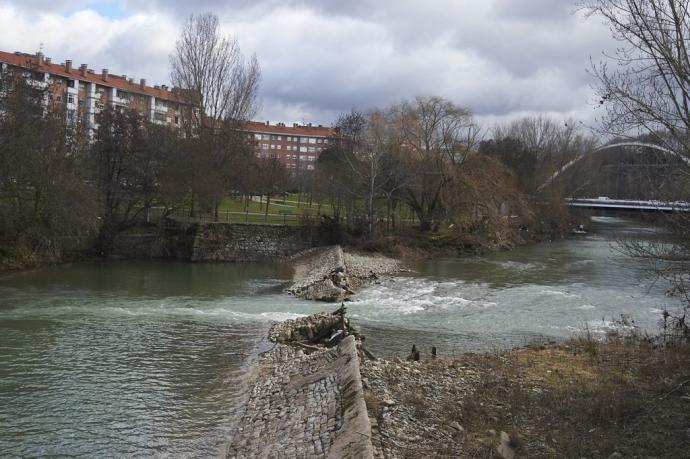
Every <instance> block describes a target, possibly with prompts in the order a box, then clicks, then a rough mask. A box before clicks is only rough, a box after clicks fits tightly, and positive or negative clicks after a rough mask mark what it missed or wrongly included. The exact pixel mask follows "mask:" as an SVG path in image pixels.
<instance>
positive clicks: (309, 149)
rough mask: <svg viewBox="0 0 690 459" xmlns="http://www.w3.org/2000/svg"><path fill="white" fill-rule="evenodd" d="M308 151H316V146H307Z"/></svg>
mask: <svg viewBox="0 0 690 459" xmlns="http://www.w3.org/2000/svg"><path fill="white" fill-rule="evenodd" d="M308 151H309V153H316V148H314V147H309V148H308Z"/></svg>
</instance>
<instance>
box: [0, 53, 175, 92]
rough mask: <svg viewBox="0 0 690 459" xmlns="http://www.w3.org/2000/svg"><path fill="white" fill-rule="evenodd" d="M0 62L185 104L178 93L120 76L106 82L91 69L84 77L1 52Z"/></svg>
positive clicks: (76, 71) (32, 57)
mask: <svg viewBox="0 0 690 459" xmlns="http://www.w3.org/2000/svg"><path fill="white" fill-rule="evenodd" d="M0 62H5V63H7V64H9V65H12V66H16V67H22V68H26V69H32V70H36V71H40V72H46V73H50V74H52V75H59V76H62V77H66V78H73V79H76V80H81V81H90V82H92V83H96V84H99V85H101V86H105V87H109V88H116V89H121V90H123V91H127V92H131V93H135V94H144V95H147V96H153V97H156V98H158V99H163V100H169V101H173V102H184V100H183V98H182V97H181V96H180V95H179V94H178V93H176V92H173V91H169V90H166V89H162V88H153V87H151V86H144V87H143V88H142V87H141V85H140V84H138V83H136V82H134V83H130V82H129V80H128V79H126V78H124V77H122V76H120V75H113V74H108V79H107V81H104V80H103V76H102V75H101V74H98V73H95V72H94V71H93V70H90V69H88V70H87V71H86V75H82V73H81V70H80V69H79V68H78V67H77V68H72V69H71V70H70V71H69V72H68V71H67V69H66V68H65V64H56V63H47V62H46V61H45V60H44V61H43V63H42V64H41V65H37V61H36V56H35V55H31V54H25V53H8V52H5V51H0Z"/></svg>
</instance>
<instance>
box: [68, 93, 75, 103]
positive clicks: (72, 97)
mask: <svg viewBox="0 0 690 459" xmlns="http://www.w3.org/2000/svg"><path fill="white" fill-rule="evenodd" d="M67 103H68V104H73V103H74V95H72V94H67Z"/></svg>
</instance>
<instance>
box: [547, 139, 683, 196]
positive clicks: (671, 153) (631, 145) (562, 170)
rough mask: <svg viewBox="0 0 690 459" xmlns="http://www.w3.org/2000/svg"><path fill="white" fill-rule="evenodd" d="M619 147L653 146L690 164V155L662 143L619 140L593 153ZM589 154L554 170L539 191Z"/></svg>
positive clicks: (654, 148)
mask: <svg viewBox="0 0 690 459" xmlns="http://www.w3.org/2000/svg"><path fill="white" fill-rule="evenodd" d="M618 147H643V148H651V149H653V150H657V151H661V152H663V153H664V154H667V155H669V156H673V157H675V158H678V159H680V160H682V161H683V162H684V163H685V164H686V165H688V166H690V157H688V156H686V155H681V154H679V153H678V152H677V151H673V150H671V149H669V148H666V147H662V146H661V145H655V144H653V143H646V142H619V143H613V144H610V145H604V146H602V147H599V148H596V149H594V150H592V151H591V153H596V152H598V151H604V150H610V149H613V148H618ZM587 156H588V155H580V156H578V157H577V158H575V159H573V160H572V161H570V162H568V163H566V164H565V165H564V166H563V167H561V168H560V169H558V170H557V171H556V172H554V173H553V174H552V175H551V177H549V178H548V179H547V180H546V181H545V182H544V183H542V184H541V185H539V187H538V188H537V191H541V190H542V189H543V188H545V187H546V186H548V185H550V184H551V183H552V182H553V181H554V180H556V178H558V176H559V175H561V174H562V173H563V172H565V171H566V170H568V169H569V168H570V167H571V166H573V165H574V164H577V163H578V162H580V161H582V160H583V159H584V158H586V157H587Z"/></svg>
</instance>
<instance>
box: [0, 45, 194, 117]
mask: <svg viewBox="0 0 690 459" xmlns="http://www.w3.org/2000/svg"><path fill="white" fill-rule="evenodd" d="M7 69H15V70H19V71H21V72H24V73H25V74H26V76H27V77H28V78H30V79H31V80H32V81H34V83H36V84H38V85H40V86H42V87H44V88H46V89H47V90H48V101H47V103H50V104H52V105H53V106H56V107H59V108H60V109H64V110H65V117H66V119H67V120H68V121H69V122H76V121H77V120H82V121H83V122H84V123H85V125H86V127H88V128H90V129H96V128H97V127H98V125H97V118H96V115H97V114H98V113H99V112H100V111H101V110H102V109H103V108H104V107H106V106H110V107H112V108H118V107H129V108H135V109H136V110H138V111H139V112H140V113H142V114H143V115H144V116H146V117H147V118H148V119H150V120H151V121H153V122H154V123H158V124H167V125H172V126H179V125H180V116H181V110H183V109H185V108H186V107H188V106H187V105H185V104H184V102H183V100H182V97H181V96H180V91H179V90H177V89H171V88H168V87H167V86H153V87H151V86H147V85H146V80H145V79H143V78H142V79H140V80H139V81H138V82H135V81H134V79H133V78H128V77H127V75H114V74H111V73H110V72H109V71H108V69H102V70H101V71H100V73H97V72H95V71H94V70H92V69H90V68H88V65H87V64H81V65H80V66H79V67H77V68H75V67H74V66H73V65H72V61H71V60H67V61H65V62H63V63H59V64H58V63H54V62H52V60H51V59H50V58H49V57H45V56H44V55H43V53H41V52H38V53H36V54H34V55H32V54H26V53H21V52H14V53H8V52H4V51H0V71H6V70H7Z"/></svg>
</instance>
